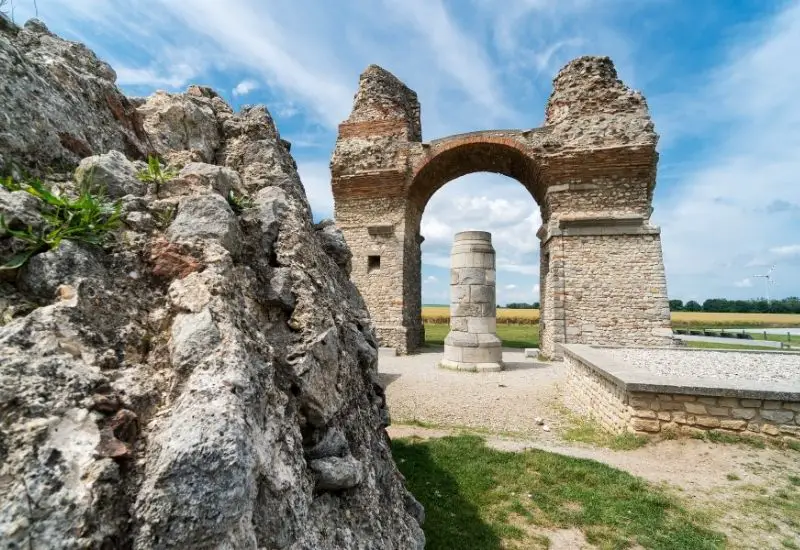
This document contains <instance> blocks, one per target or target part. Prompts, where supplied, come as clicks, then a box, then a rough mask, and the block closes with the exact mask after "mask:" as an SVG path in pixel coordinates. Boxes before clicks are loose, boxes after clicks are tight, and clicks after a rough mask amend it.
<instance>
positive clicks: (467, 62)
mask: <svg viewBox="0 0 800 550" xmlns="http://www.w3.org/2000/svg"><path fill="white" fill-rule="evenodd" d="M384 5H386V7H388V8H389V10H390V11H391V13H392V14H393V15H394V17H395V18H397V19H398V20H400V21H404V22H406V23H407V24H409V26H410V27H411V28H412V29H413V30H414V31H416V33H417V34H419V35H420V36H421V37H422V38H423V39H424V40H425V41H426V42H427V44H428V51H429V55H430V59H431V62H433V63H435V64H436V65H438V69H439V71H442V72H444V73H446V74H448V75H449V77H450V80H451V81H454V82H458V83H459V84H460V88H461V91H463V92H464V93H466V94H467V95H468V96H469V97H470V98H471V100H472V101H474V102H475V103H476V104H477V105H480V106H481V107H482V108H483V109H485V110H486V111H488V112H489V113H490V114H491V116H492V117H493V118H503V117H509V116H513V113H512V112H511V110H510V109H509V108H508V105H507V103H506V101H505V99H504V98H503V97H502V89H503V88H502V86H500V85H499V82H498V80H497V78H496V75H495V71H494V69H493V68H492V63H491V61H490V59H489V57H488V55H487V53H486V51H485V49H484V47H483V44H481V43H479V42H476V41H475V40H474V38H473V37H472V36H470V35H469V34H468V33H466V32H464V31H463V30H462V29H460V28H459V26H458V24H457V23H456V22H455V21H454V20H453V18H452V17H451V14H450V13H448V11H447V9H446V7H445V5H444V3H443V2H442V0H384Z"/></svg>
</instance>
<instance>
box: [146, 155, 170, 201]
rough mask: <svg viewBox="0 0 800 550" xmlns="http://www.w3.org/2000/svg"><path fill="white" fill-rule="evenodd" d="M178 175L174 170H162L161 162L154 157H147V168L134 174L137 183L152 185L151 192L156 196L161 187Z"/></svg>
mask: <svg viewBox="0 0 800 550" xmlns="http://www.w3.org/2000/svg"><path fill="white" fill-rule="evenodd" d="M177 175H178V172H177V171H176V170H162V169H161V161H160V160H159V159H158V157H157V156H155V155H150V156H148V157H147V168H145V169H144V170H142V171H140V172H139V173H138V174H136V178H137V179H138V180H139V181H143V182H145V183H152V184H153V192H154V193H155V195H156V196H158V192H159V191H160V190H161V186H162V185H164V184H165V183H167V182H169V181H170V180H171V179H173V178H175V177H176V176H177Z"/></svg>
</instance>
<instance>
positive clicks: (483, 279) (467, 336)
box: [439, 231, 503, 371]
mask: <svg viewBox="0 0 800 550" xmlns="http://www.w3.org/2000/svg"><path fill="white" fill-rule="evenodd" d="M450 265H451V267H450V332H449V333H448V335H447V338H445V340H444V357H443V358H442V361H441V362H440V363H439V366H440V367H443V368H447V369H455V370H466V371H498V370H502V369H503V362H502V359H503V357H502V356H503V352H502V349H501V342H500V339H499V338H498V337H497V311H496V298H495V255H494V247H492V234H491V233H488V232H486V231H462V232H461V233H456V236H455V239H454V242H453V249H452V252H451V254H450Z"/></svg>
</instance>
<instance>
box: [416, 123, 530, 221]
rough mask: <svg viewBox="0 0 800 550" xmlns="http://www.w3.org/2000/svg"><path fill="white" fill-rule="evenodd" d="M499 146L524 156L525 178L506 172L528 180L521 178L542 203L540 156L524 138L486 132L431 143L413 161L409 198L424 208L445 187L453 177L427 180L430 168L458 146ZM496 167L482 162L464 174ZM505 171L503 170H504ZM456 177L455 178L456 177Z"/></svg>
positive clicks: (500, 148) (466, 149)
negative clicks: (482, 164) (482, 165)
mask: <svg viewBox="0 0 800 550" xmlns="http://www.w3.org/2000/svg"><path fill="white" fill-rule="evenodd" d="M487 146H488V147H497V148H498V151H502V154H505V155H517V158H518V159H519V160H523V161H524V162H525V164H526V165H527V166H526V172H529V173H527V174H526V175H525V176H524V177H523V178H519V177H515V176H514V175H512V174H504V175H507V176H509V177H512V178H515V179H518V180H521V179H524V180H526V181H520V183H522V184H523V185H524V186H525V187H526V188H528V190H529V191H530V192H531V193H532V194H533V196H534V199H535V200H536V201H537V203H540V204H541V195H540V193H541V191H542V188H543V185H544V183H543V175H542V169H541V167H540V162H539V159H537V156H536V154H535V153H534V152H533V151H532V150H531V149H530V148H529V147H528V146H527V145H526V144H525V143H523V142H521V141H520V140H518V139H516V138H514V137H505V136H486V135H469V136H459V137H454V138H445V139H443V140H441V141H438V142H436V143H434V144H431V145H429V146H428V149H427V151H426V155H425V156H423V157H420V158H419V159H418V160H417V161H416V162H415V163H414V164H413V165H412V170H411V178H410V180H409V181H410V185H409V188H408V193H409V196H408V198H409V199H410V200H411V202H414V203H417V206H418V207H420V208H422V209H424V207H425V204H427V202H428V200H429V199H430V197H431V196H432V195H433V194H434V193H435V192H436V191H437V190H438V189H440V188H441V187H443V186H444V185H446V184H447V183H448V182H449V181H451V179H447V180H445V181H438V182H434V183H432V184H430V183H428V182H427V181H426V180H428V179H429V172H430V171H431V170H432V169H434V170H435V168H436V167H437V165H439V164H442V163H443V162H446V160H443V159H446V158H447V157H448V155H450V154H453V153H455V152H457V151H458V150H465V151H467V152H468V151H469V149H470V148H471V147H475V148H479V147H487ZM481 171H493V170H490V169H489V168H488V167H487V168H482V167H480V166H478V167H476V168H475V169H474V170H469V171H466V172H465V173H464V174H460V175H459V176H456V177H460V176H461V175H466V174H469V173H475V172H481ZM501 173H502V172H501ZM452 179H455V178H452Z"/></svg>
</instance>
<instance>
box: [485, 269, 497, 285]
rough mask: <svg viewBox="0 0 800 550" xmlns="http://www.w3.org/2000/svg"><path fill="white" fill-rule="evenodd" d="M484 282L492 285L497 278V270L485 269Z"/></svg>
mask: <svg viewBox="0 0 800 550" xmlns="http://www.w3.org/2000/svg"><path fill="white" fill-rule="evenodd" d="M485 276H486V284H489V285H493V284H495V281H496V280H497V272H496V271H495V270H494V269H487V270H486V274H485Z"/></svg>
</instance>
